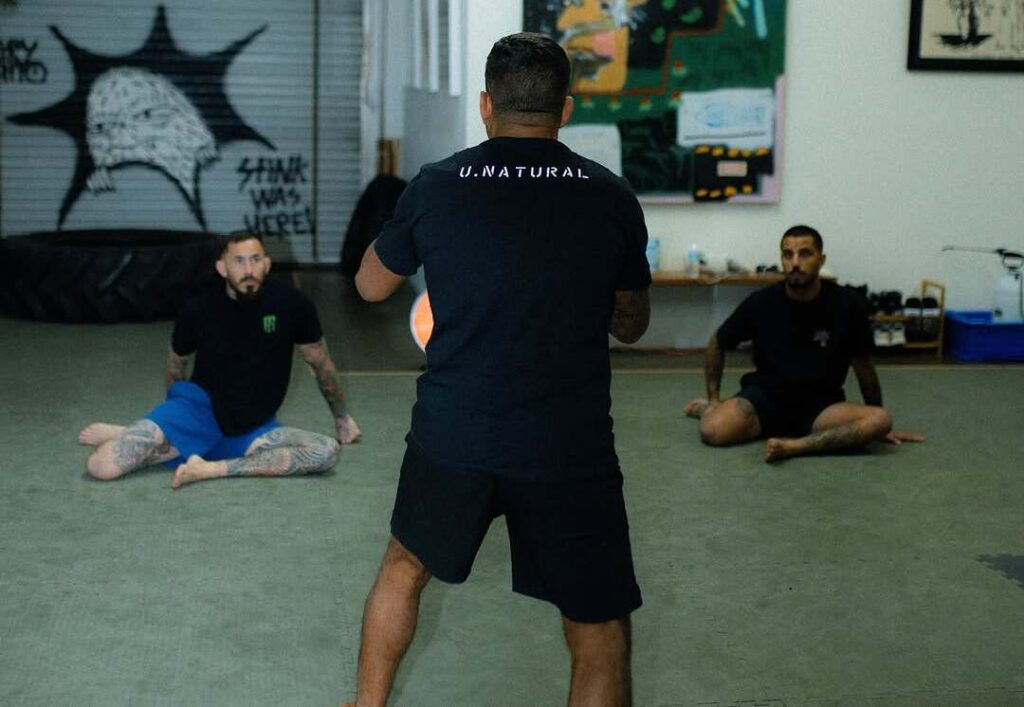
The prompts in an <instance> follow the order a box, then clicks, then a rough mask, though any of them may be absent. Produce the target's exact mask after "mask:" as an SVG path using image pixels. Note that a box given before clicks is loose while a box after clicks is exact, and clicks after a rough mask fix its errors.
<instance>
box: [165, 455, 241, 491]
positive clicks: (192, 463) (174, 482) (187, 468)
mask: <svg viewBox="0 0 1024 707" xmlns="http://www.w3.org/2000/svg"><path fill="white" fill-rule="evenodd" d="M226 475H227V469H226V468H225V467H224V462H208V461H206V460H205V459H203V458H202V457H201V456H199V455H198V454H193V455H192V456H190V457H189V458H188V461H186V462H185V463H184V464H179V465H178V468H177V469H175V471H174V478H173V479H171V488H172V489H176V488H178V487H180V486H183V485H184V484H190V483H192V482H193V481H203V480H204V479H214V478H217V477H219V476H226Z"/></svg>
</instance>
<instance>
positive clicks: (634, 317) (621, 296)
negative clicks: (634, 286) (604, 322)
mask: <svg viewBox="0 0 1024 707" xmlns="http://www.w3.org/2000/svg"><path fill="white" fill-rule="evenodd" d="M650 323H651V295H650V292H649V291H648V290H615V303H614V305H613V306H612V318H611V321H609V322H608V333H610V334H611V335H612V336H614V337H615V338H616V339H618V340H619V341H621V342H622V343H624V344H632V343H634V342H635V341H636V340H637V339H639V338H640V337H641V336H643V335H644V332H645V331H647V325H648V324H650Z"/></svg>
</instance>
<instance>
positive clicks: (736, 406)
mask: <svg viewBox="0 0 1024 707" xmlns="http://www.w3.org/2000/svg"><path fill="white" fill-rule="evenodd" d="M781 250H782V269H783V272H784V273H785V276H786V277H785V280H784V281H783V282H780V283H778V284H777V285H772V286H770V287H766V288H764V289H762V290H759V291H757V292H755V293H753V294H752V295H750V296H749V297H747V299H746V300H744V301H743V302H742V303H741V304H740V306H739V307H738V308H737V309H736V311H735V312H733V314H732V315H731V316H730V317H729V318H728V319H727V320H726V321H725V323H724V324H722V326H721V327H719V328H718V331H716V332H715V333H714V334H712V336H711V339H710V340H709V341H708V348H707V353H706V355H705V360H704V372H705V379H706V383H707V392H708V397H707V398H697V399H695V400H692V401H690V403H689V404H688V405H687V406H686V407H685V408H684V411H685V412H686V414H687V415H689V416H690V417H695V418H698V419H699V420H700V436H701V439H702V440H703V441H704V442H705V443H706V444H710V445H713V446H721V445H729V444H735V443H737V442H746V441H748V440H752V439H756V438H758V437H767V441H766V443H765V448H764V459H765V461H769V462H770V461H776V460H779V459H784V458H786V457H792V456H796V455H799V454H816V453H825V452H832V451H837V450H843V449H851V448H855V447H860V446H863V445H865V444H867V443H868V442H872V441H874V440H886V441H888V442H890V443H893V444H899V443H900V442H907V441H911V442H920V441H922V440H923V439H924V438H923V437H922V436H921V435H918V434H914V433H910V432H894V431H892V418H891V417H890V415H889V413H888V412H886V410H885V409H884V408H883V407H882V389H881V386H880V385H879V382H878V374H877V373H876V372H875V367H874V366H873V365H872V364H871V361H870V360H869V358H868V354H869V352H870V351H871V345H872V334H871V325H870V322H869V321H868V316H867V311H866V308H865V307H864V306H863V303H862V302H861V301H860V300H859V299H858V298H857V296H856V295H855V293H853V292H851V291H849V290H847V289H846V288H843V287H840V286H839V285H836V284H835V283H834V282H829V281H825V280H822V279H821V278H820V277H818V272H819V271H820V270H821V267H822V266H823V265H824V264H825V254H824V252H823V249H822V239H821V235H820V234H819V233H818V232H817V231H816V230H815V229H813V228H811V227H810V226H793V227H792V228H790V229H789V230H787V231H786V232H785V234H783V236H782V244H781ZM743 341H753V346H754V367H755V369H756V370H755V371H753V372H751V373H747V374H746V375H744V376H743V378H742V379H741V381H740V385H741V389H740V392H739V393H738V394H737V395H736V397H734V398H729V399H728V400H724V401H722V400H720V399H719V386H720V385H721V382H722V368H723V365H724V362H725V353H724V352H725V350H726V349H732V348H735V347H736V346H737V345H739V344H740V343H741V342H743ZM851 365H852V366H853V372H854V374H855V375H856V376H857V382H858V383H859V385H860V391H861V396H862V397H863V398H864V404H863V405H858V404H856V403H850V402H846V396H845V395H844V393H843V383H844V382H845V380H846V374H847V372H848V371H849V369H850V366H851Z"/></svg>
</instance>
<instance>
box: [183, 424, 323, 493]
mask: <svg viewBox="0 0 1024 707" xmlns="http://www.w3.org/2000/svg"><path fill="white" fill-rule="evenodd" d="M339 449H340V447H339V445H338V442H337V440H334V439H332V438H330V437H328V436H326V435H322V434H317V433H316V432H307V431H306V430H300V429H296V428H295V427H278V428H277V429H275V430H271V431H270V432H268V433H267V434H265V435H263V436H261V437H257V438H256V439H255V440H253V443H252V444H251V445H250V446H249V449H248V450H247V451H246V453H245V456H244V457H239V458H238V459H225V460H222V461H207V460H205V459H203V458H202V457H199V456H195V455H193V456H191V457H189V458H188V461H186V462H185V463H184V464H182V465H181V466H179V467H178V469H177V471H175V472H174V480H173V481H172V482H171V486H172V487H173V488H178V487H179V486H182V485H183V484H188V483H191V482H193V481H202V480H204V479H216V478H221V477H224V476H293V475H296V474H316V473H320V472H324V471H328V470H329V469H331V468H333V467H334V465H335V464H336V463H337V461H338V451H339Z"/></svg>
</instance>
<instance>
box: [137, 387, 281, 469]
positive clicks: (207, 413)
mask: <svg viewBox="0 0 1024 707" xmlns="http://www.w3.org/2000/svg"><path fill="white" fill-rule="evenodd" d="M145 419H147V420H150V421H151V422H153V423H154V424H155V425H156V426H157V427H159V428H160V430H161V431H162V432H163V433H164V437H166V438H167V441H168V442H170V443H171V446H173V447H174V448H175V449H177V450H178V451H179V452H181V456H180V457H176V458H174V459H171V460H170V461H166V462H164V465H165V466H169V467H171V468H174V467H176V466H178V465H179V464H183V463H184V462H185V460H186V459H188V457H189V456H190V455H192V454H198V455H199V456H201V457H202V458H203V459H206V460H207V461H218V460H221V459H237V458H239V457H244V456H245V451H246V450H247V449H249V445H250V444H252V442H253V440H254V439H256V438H257V437H261V436H262V435H265V434H266V433H267V432H270V431H271V430H273V429H275V428H277V427H281V423H280V422H278V421H277V418H276V417H271V418H270V419H269V420H267V421H266V422H264V423H263V424H261V425H259V426H258V427H255V428H253V429H251V430H249V431H248V432H246V433H245V434H240V435H236V436H233V437H228V436H227V435H225V434H224V433H223V432H221V429H220V426H219V425H218V424H217V420H216V418H215V417H214V416H213V403H212V402H210V396H209V395H207V394H206V391H205V390H203V389H202V388H200V387H199V386H198V385H196V384H195V383H191V382H189V381H179V382H177V383H175V384H174V385H172V386H171V387H170V388H168V389H167V400H165V401H164V402H162V403H161V404H160V405H157V406H156V407H155V408H153V409H152V410H151V411H150V412H149V413H148V414H147V415H146V416H145Z"/></svg>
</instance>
